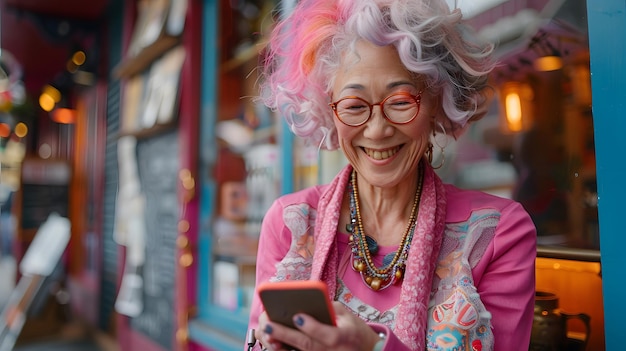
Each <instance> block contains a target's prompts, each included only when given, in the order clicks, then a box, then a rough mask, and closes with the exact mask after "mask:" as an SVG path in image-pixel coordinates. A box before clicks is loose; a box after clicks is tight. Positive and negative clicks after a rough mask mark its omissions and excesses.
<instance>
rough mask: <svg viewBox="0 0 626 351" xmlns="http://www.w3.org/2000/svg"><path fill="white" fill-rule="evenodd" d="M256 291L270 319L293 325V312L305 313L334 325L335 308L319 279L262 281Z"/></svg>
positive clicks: (324, 284)
mask: <svg viewBox="0 0 626 351" xmlns="http://www.w3.org/2000/svg"><path fill="white" fill-rule="evenodd" d="M257 291H258V292H259V297H260V298H261V302H262V303H263V306H264V307H265V311H266V312H267V316H268V318H269V319H270V320H271V321H272V322H276V323H280V324H282V325H286V326H288V327H291V328H295V327H296V326H295V325H294V324H293V315H294V314H296V313H306V314H308V315H310V316H312V317H313V318H315V319H317V320H318V321H320V322H322V323H325V324H329V325H335V310H334V309H333V306H332V305H331V302H330V298H329V296H328V288H327V286H326V283H324V282H322V281H318V280H293V281H283V282H264V283H261V284H259V286H258V288H257Z"/></svg>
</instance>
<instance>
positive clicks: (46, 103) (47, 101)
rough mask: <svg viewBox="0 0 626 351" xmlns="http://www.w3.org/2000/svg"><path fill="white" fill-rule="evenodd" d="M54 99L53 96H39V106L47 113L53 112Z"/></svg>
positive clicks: (44, 94)
mask: <svg viewBox="0 0 626 351" xmlns="http://www.w3.org/2000/svg"><path fill="white" fill-rule="evenodd" d="M54 104H55V102H54V99H53V98H52V96H50V95H48V94H46V93H43V94H41V95H39V106H41V108H42V109H43V110H44V111H46V112H50V111H52V109H53V108H54Z"/></svg>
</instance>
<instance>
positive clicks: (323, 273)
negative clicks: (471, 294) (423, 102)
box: [311, 164, 446, 350]
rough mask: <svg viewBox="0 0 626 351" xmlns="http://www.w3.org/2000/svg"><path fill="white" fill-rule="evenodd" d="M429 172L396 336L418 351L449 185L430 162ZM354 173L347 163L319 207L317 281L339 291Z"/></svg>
mask: <svg viewBox="0 0 626 351" xmlns="http://www.w3.org/2000/svg"><path fill="white" fill-rule="evenodd" d="M424 170H425V172H426V173H425V174H424V185H423V188H422V198H421V201H420V205H419V213H418V216H417V225H416V228H415V233H414V234H413V240H412V242H411V249H410V251H409V258H408V260H407V263H406V272H405V274H404V281H403V283H402V290H401V294H400V301H399V305H398V307H399V308H398V314H397V317H396V323H395V328H394V333H395V334H396V336H397V337H398V338H399V339H400V340H402V342H403V343H404V344H405V345H407V346H408V347H410V348H411V349H413V350H424V349H425V345H424V343H425V340H426V323H427V320H428V318H427V315H426V314H427V311H428V302H429V300H430V292H431V287H432V281H433V275H434V272H435V267H436V265H437V258H438V256H439V249H440V248H441V241H442V237H443V228H444V225H445V217H446V196H445V189H444V186H443V183H442V182H441V179H439V177H438V176H437V175H436V174H435V172H434V171H433V169H432V167H431V166H430V165H429V164H426V165H425V167H424ZM351 172H352V167H351V166H347V167H345V168H344V169H343V170H342V171H341V172H340V173H339V175H338V176H337V177H335V179H334V180H333V182H332V183H331V184H330V185H329V187H328V190H327V191H326V192H325V193H324V194H323V195H322V196H321V198H320V200H319V203H318V207H317V219H316V225H315V228H316V231H315V253H314V257H313V267H312V271H311V279H319V280H323V281H325V282H326V283H327V284H328V288H329V291H330V292H331V294H333V295H334V293H335V291H336V289H337V267H338V263H339V254H338V252H337V248H336V247H335V235H336V233H337V225H338V223H339V215H340V213H341V203H342V201H343V196H344V192H345V191H346V185H347V183H348V181H349V178H350V173H351ZM332 297H334V296H332Z"/></svg>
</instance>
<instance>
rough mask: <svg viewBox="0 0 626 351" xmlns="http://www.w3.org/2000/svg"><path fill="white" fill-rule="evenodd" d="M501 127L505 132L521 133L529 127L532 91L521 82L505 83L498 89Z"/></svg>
mask: <svg viewBox="0 0 626 351" xmlns="http://www.w3.org/2000/svg"><path fill="white" fill-rule="evenodd" d="M500 96H501V98H500V99H501V100H500V101H501V104H502V105H501V106H502V117H503V118H502V120H503V123H502V126H503V127H504V130H505V131H506V132H513V133H517V132H521V131H523V130H527V129H528V128H529V127H530V123H531V121H530V108H531V101H532V99H533V92H532V89H531V88H530V86H529V85H528V84H525V83H521V82H507V83H504V84H502V86H501V87H500Z"/></svg>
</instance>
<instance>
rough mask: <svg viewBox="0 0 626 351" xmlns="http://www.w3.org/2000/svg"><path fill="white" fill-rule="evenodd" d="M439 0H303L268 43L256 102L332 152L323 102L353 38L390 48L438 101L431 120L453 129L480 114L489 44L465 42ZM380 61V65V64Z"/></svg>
mask: <svg viewBox="0 0 626 351" xmlns="http://www.w3.org/2000/svg"><path fill="white" fill-rule="evenodd" d="M461 19H462V14H461V12H460V10H458V9H455V10H453V11H451V10H450V8H449V7H448V5H447V4H446V2H445V0H301V1H300V2H299V3H298V4H297V5H296V7H295V8H294V10H293V11H292V12H291V13H290V14H288V16H287V17H286V18H285V19H284V20H282V21H280V22H279V23H278V24H277V25H276V27H275V28H274V30H273V31H272V34H271V37H270V38H269V44H268V50H267V52H266V56H265V60H264V63H263V67H262V68H263V79H262V80H261V99H262V100H263V102H264V103H265V104H266V105H267V106H268V107H270V108H271V109H273V110H276V111H278V113H279V114H280V115H281V116H282V117H284V118H285V119H286V120H287V123H288V124H289V126H290V128H291V130H292V131H293V132H294V133H295V134H296V135H298V136H301V137H303V138H305V139H307V140H308V141H309V142H311V143H313V144H315V145H318V146H319V147H320V148H324V149H329V150H334V149H337V148H338V140H337V133H336V130H335V126H334V122H333V118H334V116H333V113H332V110H331V109H330V107H329V106H328V103H329V102H330V97H329V96H330V95H329V93H330V91H331V87H332V85H333V80H334V76H335V73H336V72H337V70H338V69H339V68H340V65H341V61H342V60H341V57H342V56H343V55H344V54H345V53H346V52H347V50H353V49H354V44H355V43H356V41H358V40H367V41H369V42H372V43H374V44H376V45H380V46H386V45H394V46H395V47H396V48H397V50H398V53H399V56H400V59H401V60H402V62H403V64H404V65H405V66H406V68H407V69H408V70H409V71H411V72H414V73H415V74H416V75H419V76H421V77H423V79H425V81H426V83H427V86H428V88H429V89H430V91H431V93H433V94H435V95H439V96H440V99H441V101H440V103H441V107H442V108H441V109H440V110H441V111H440V112H439V114H438V115H437V116H434V117H436V118H437V121H438V122H439V123H441V124H442V125H444V126H446V128H447V129H448V130H458V129H461V128H462V127H463V126H465V125H466V123H467V122H468V121H471V120H476V119H479V118H481V117H482V116H483V115H484V114H485V112H486V109H487V108H486V104H487V98H486V94H485V91H486V90H485V89H486V88H487V75H488V73H489V72H490V71H491V69H492V68H493V65H494V62H493V61H492V59H491V53H492V51H493V47H492V45H490V44H487V43H481V42H480V41H479V40H476V39H473V38H471V37H470V32H469V30H468V28H466V27H465V26H464V25H463V23H462V21H461ZM381 64H384V63H381Z"/></svg>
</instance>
